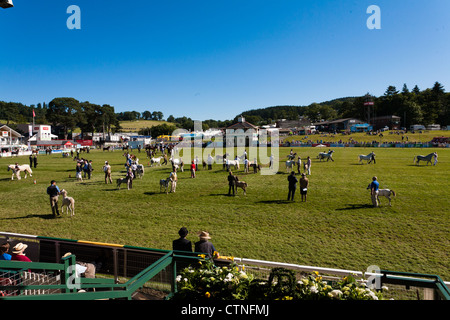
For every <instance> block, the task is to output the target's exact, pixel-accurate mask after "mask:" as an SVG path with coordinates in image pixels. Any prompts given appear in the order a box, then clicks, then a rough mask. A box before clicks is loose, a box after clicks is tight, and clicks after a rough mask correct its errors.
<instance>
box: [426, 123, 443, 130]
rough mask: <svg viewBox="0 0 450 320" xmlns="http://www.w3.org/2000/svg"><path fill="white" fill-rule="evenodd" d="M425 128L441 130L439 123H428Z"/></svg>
mask: <svg viewBox="0 0 450 320" xmlns="http://www.w3.org/2000/svg"><path fill="white" fill-rule="evenodd" d="M427 130H441V126H440V125H439V124H430V125H428V126H427Z"/></svg>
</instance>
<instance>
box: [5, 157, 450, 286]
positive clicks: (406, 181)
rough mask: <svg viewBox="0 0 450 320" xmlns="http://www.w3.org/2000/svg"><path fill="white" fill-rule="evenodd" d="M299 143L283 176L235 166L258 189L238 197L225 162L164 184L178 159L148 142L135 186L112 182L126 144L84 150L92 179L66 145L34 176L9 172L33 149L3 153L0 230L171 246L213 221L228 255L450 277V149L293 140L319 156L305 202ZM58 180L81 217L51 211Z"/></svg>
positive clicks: (217, 240) (219, 245) (193, 237)
mask: <svg viewBox="0 0 450 320" xmlns="http://www.w3.org/2000/svg"><path fill="white" fill-rule="evenodd" d="M289 150H290V148H281V149H280V159H281V160H280V169H279V173H278V174H275V175H270V176H263V175H260V174H253V173H249V174H245V173H244V172H243V169H242V168H241V169H240V170H239V171H238V172H237V174H238V176H239V178H240V180H244V181H246V182H247V183H248V185H249V188H248V191H247V195H245V196H244V195H243V193H242V190H239V191H238V195H237V196H236V197H229V196H227V195H226V194H227V192H228V186H227V173H226V172H225V171H223V170H222V166H221V165H218V164H217V165H214V166H213V170H212V171H206V170H203V169H202V168H201V169H200V171H198V172H197V178H195V179H191V178H190V173H189V171H188V170H185V172H179V173H178V178H179V181H178V186H177V192H176V193H172V194H165V193H160V189H159V180H160V179H162V178H167V177H168V175H169V172H170V167H169V166H162V167H152V168H151V167H149V166H148V160H147V159H146V157H145V153H143V152H142V153H140V154H138V157H139V158H140V159H141V163H145V165H146V166H145V170H146V171H145V176H144V177H143V178H142V179H136V180H135V181H134V183H133V189H132V190H127V189H126V187H125V188H122V189H121V190H118V189H117V187H116V185H115V183H114V184H112V185H106V184H105V183H104V174H103V172H102V171H101V169H102V166H103V163H104V161H105V160H108V161H110V163H111V164H112V167H113V178H114V179H116V178H119V177H123V176H124V166H123V164H124V162H125V158H124V157H123V156H122V152H120V151H115V152H102V151H91V153H89V154H82V156H84V157H86V158H87V159H91V160H93V163H94V169H95V170H94V172H93V177H92V179H91V180H85V181H83V182H77V181H76V180H75V178H74V177H75V162H74V161H73V160H72V159H70V158H62V156H61V155H60V154H53V155H51V156H50V155H49V156H46V155H40V156H39V164H38V167H37V169H34V172H33V177H32V178H31V179H30V178H28V179H26V180H25V179H22V180H21V181H17V180H14V181H11V172H7V171H6V166H7V164H10V163H14V162H15V161H18V162H19V163H20V164H26V163H28V158H27V157H21V158H18V159H17V160H16V158H14V159H8V158H2V159H0V167H3V168H4V169H3V170H1V171H0V203H1V206H0V223H1V227H0V230H1V231H4V232H14V233H23V234H33V235H40V236H49V237H58V238H67V239H78V240H89V241H99V242H107V243H115V244H127V245H136V246H144V247H150V248H158V249H171V242H172V240H173V239H176V238H177V236H178V235H177V231H178V229H179V228H180V227H181V226H186V227H187V228H188V229H189V230H190V231H191V233H190V235H189V236H188V238H189V239H190V240H192V241H193V242H194V241H197V237H196V233H197V232H199V231H201V230H206V231H209V232H210V234H211V236H212V242H213V243H214V245H215V247H216V249H217V250H218V251H219V252H220V253H221V254H222V255H227V256H235V257H245V258H253V259H263V260H270V261H278V262H288V263H296V264H303V265H311V266H320V267H330V268H343V269H351V270H360V271H365V270H366V269H367V267H368V266H370V265H377V266H379V267H380V268H382V269H387V270H395V271H408V272H420V273H429V274H438V275H440V276H441V277H442V278H443V279H444V280H447V281H448V280H450V270H449V268H448V266H449V265H450V256H449V252H450V237H449V231H450V223H449V221H450V220H449V218H450V215H449V205H450V201H449V178H450V150H448V149H436V150H435V149H414V148H407V149H406V148H405V149H394V148H386V149H383V148H377V149H376V150H375V153H376V155H377V158H376V164H375V165H374V164H370V165H368V164H359V163H358V158H357V156H358V154H368V153H369V152H370V151H372V150H371V149H364V148H345V149H344V148H336V149H335V153H334V155H333V158H334V160H335V161H334V162H323V161H322V162H319V160H317V159H316V156H317V154H318V153H319V151H321V150H319V149H317V148H294V151H295V152H297V153H298V154H299V155H301V156H302V158H306V156H308V155H309V156H311V157H312V159H313V163H312V168H311V171H312V175H311V176H310V188H309V192H308V202H306V203H302V202H300V195H299V194H297V195H296V200H297V201H296V202H287V201H286V198H287V192H288V189H287V188H288V185H287V173H286V172H285V171H286V170H285V166H284V159H286V155H287V154H288V153H289ZM322 150H323V149H322ZM433 151H437V152H438V154H439V162H438V164H437V166H432V165H429V166H427V165H425V164H424V163H423V164H422V163H421V165H420V166H416V165H414V164H413V158H414V156H415V155H417V154H423V155H426V154H428V153H430V152H433ZM374 175H377V176H378V179H379V181H380V184H381V188H390V189H393V190H394V191H395V192H396V193H397V197H396V198H395V199H394V200H393V205H392V207H389V206H388V203H387V199H385V198H382V199H381V206H380V207H379V208H373V207H372V206H371V200H370V192H369V191H368V190H366V187H367V185H368V184H369V183H370V181H371V178H372V176H374ZM34 179H36V182H37V183H36V184H34V183H33V180H34ZM52 179H55V180H56V181H57V184H58V186H59V187H60V188H61V189H62V188H64V189H66V190H68V193H69V196H72V197H74V198H75V201H76V208H75V213H76V215H75V216H74V217H69V216H66V215H65V214H64V216H63V217H61V218H57V219H53V218H52V216H51V210H50V205H49V200H48V196H47V195H46V188H47V186H48V185H49V183H50V180H52ZM60 201H61V200H60Z"/></svg>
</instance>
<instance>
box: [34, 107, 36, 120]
mask: <svg viewBox="0 0 450 320" xmlns="http://www.w3.org/2000/svg"><path fill="white" fill-rule="evenodd" d="M34 117H36V114H35V113H34V109H33V118H34Z"/></svg>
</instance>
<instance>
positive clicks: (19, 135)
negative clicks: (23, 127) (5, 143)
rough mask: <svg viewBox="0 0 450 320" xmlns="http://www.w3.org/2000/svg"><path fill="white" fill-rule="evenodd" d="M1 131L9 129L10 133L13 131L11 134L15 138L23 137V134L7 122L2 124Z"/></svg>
mask: <svg viewBox="0 0 450 320" xmlns="http://www.w3.org/2000/svg"><path fill="white" fill-rule="evenodd" d="M0 131H7V132H8V133H9V132H11V135H12V136H13V138H23V135H21V134H20V133H18V132H17V131H16V130H13V129H11V128H10V127H8V126H7V125H6V124H4V125H1V124H0Z"/></svg>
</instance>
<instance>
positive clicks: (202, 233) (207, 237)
mask: <svg viewBox="0 0 450 320" xmlns="http://www.w3.org/2000/svg"><path fill="white" fill-rule="evenodd" d="M198 236H199V237H200V239H202V240H203V239H204V240H207V239H211V237H210V236H209V233H208V232H206V231H202V232H200V233H199V235H198Z"/></svg>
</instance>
